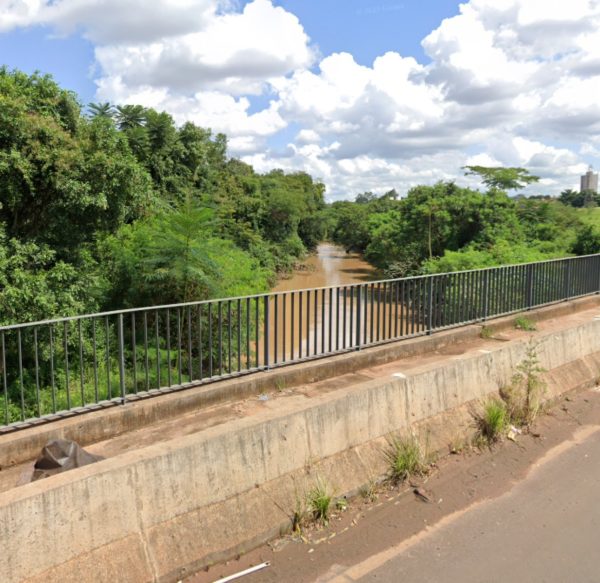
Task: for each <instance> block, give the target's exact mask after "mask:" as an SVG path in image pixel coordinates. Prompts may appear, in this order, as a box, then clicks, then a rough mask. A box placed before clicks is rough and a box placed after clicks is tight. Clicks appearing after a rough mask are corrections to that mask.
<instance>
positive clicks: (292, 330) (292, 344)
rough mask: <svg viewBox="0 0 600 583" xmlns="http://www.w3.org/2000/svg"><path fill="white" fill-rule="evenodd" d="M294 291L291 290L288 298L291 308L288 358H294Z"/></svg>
mask: <svg viewBox="0 0 600 583" xmlns="http://www.w3.org/2000/svg"><path fill="white" fill-rule="evenodd" d="M295 296H296V293H295V292H292V296H291V299H290V302H291V306H290V310H291V314H290V360H294V332H295V330H294V327H295V325H296V321H295V320H296V314H295V313H294V312H295V311H296V297H295Z"/></svg>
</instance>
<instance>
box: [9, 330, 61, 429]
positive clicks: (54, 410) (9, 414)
mask: <svg viewBox="0 0 600 583" xmlns="http://www.w3.org/2000/svg"><path fill="white" fill-rule="evenodd" d="M51 329H52V328H50V330H51ZM4 336H5V335H4V331H2V334H1V335H0V339H1V340H2V387H3V389H4V424H5V425H8V424H9V423H10V414H9V412H8V379H7V376H6V340H5V338H4ZM54 412H56V407H54Z"/></svg>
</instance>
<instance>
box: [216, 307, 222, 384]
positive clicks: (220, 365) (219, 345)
mask: <svg viewBox="0 0 600 583" xmlns="http://www.w3.org/2000/svg"><path fill="white" fill-rule="evenodd" d="M217 306H218V309H217V328H218V336H217V339H218V350H219V376H222V375H223V302H220V301H219V302H217Z"/></svg>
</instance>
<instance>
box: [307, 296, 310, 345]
mask: <svg viewBox="0 0 600 583" xmlns="http://www.w3.org/2000/svg"><path fill="white" fill-rule="evenodd" d="M306 356H310V290H307V292H306Z"/></svg>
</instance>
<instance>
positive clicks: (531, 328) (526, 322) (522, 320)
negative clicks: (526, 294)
mask: <svg viewBox="0 0 600 583" xmlns="http://www.w3.org/2000/svg"><path fill="white" fill-rule="evenodd" d="M515 328H516V329H517V330H524V331H525V332H535V331H536V330H537V327H536V325H535V322H533V321H532V320H530V319H529V318H526V317H525V316H517V317H516V318H515Z"/></svg>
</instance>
